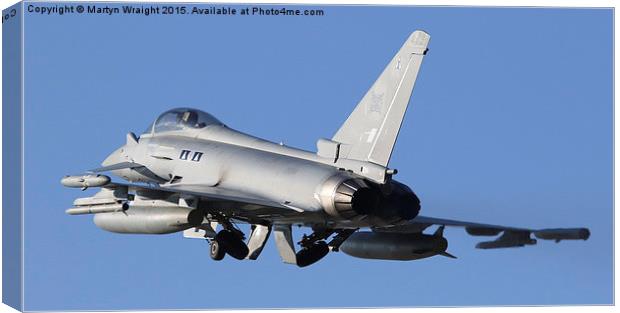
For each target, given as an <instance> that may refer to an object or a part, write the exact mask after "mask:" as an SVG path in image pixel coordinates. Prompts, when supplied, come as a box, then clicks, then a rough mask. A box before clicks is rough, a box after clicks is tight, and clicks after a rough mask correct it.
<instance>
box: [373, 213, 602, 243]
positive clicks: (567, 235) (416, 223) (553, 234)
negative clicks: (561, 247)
mask: <svg viewBox="0 0 620 313" xmlns="http://www.w3.org/2000/svg"><path fill="white" fill-rule="evenodd" d="M431 225H439V226H454V227H463V228H465V231H467V233H468V234H470V235H472V236H498V237H496V238H495V240H492V241H483V242H479V243H478V244H477V245H476V248H478V249H497V248H510V247H523V246H525V245H533V244H536V239H533V238H532V237H531V235H532V234H534V236H535V237H536V238H537V239H543V240H555V241H556V242H559V241H561V240H579V239H581V240H587V239H588V238H589V237H590V230H588V229H587V228H548V229H529V228H519V227H508V226H499V225H490V224H481V223H473V222H465V221H456V220H449V219H443V218H434V217H427V216H417V217H416V218H414V219H413V220H411V221H409V222H407V223H406V224H401V225H396V226H391V227H382V228H374V229H373V231H376V232H397V233H421V232H422V231H423V230H424V229H426V228H427V227H429V226H431ZM500 234H501V235H500Z"/></svg>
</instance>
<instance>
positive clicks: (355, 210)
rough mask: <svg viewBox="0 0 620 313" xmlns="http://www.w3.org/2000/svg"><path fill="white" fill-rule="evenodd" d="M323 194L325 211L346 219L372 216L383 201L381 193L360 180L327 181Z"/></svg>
mask: <svg viewBox="0 0 620 313" xmlns="http://www.w3.org/2000/svg"><path fill="white" fill-rule="evenodd" d="M321 194H322V195H323V198H324V200H323V204H324V205H323V206H324V208H325V211H326V212H327V213H328V214H330V215H332V216H337V217H341V218H344V219H352V218H355V217H357V216H364V215H369V214H372V213H373V212H375V211H376V210H377V209H378V207H379V203H380V201H381V195H380V193H379V191H378V190H375V189H373V188H372V187H370V186H369V185H368V184H367V183H366V182H364V180H362V179H358V178H351V179H347V180H344V181H342V180H341V181H333V180H331V181H327V182H326V183H325V185H324V186H323V191H322V192H321Z"/></svg>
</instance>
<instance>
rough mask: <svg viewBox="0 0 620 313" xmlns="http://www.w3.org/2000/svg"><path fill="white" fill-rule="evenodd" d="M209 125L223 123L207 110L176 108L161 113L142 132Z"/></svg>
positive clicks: (178, 129) (198, 127) (156, 132)
mask: <svg viewBox="0 0 620 313" xmlns="http://www.w3.org/2000/svg"><path fill="white" fill-rule="evenodd" d="M209 125H224V124H223V123H222V122H220V121H219V120H218V119H216V118H215V117H213V115H211V114H209V113H207V112H203V111H200V110H196V109H190V108H176V109H172V110H169V111H166V112H164V113H162V114H161V115H160V116H159V117H158V118H157V120H155V122H154V123H153V124H151V126H149V128H147V129H146V130H145V131H144V134H150V133H151V132H152V133H153V134H158V133H163V132H169V131H180V130H192V129H200V128H205V127H207V126H209Z"/></svg>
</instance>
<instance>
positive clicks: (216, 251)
mask: <svg viewBox="0 0 620 313" xmlns="http://www.w3.org/2000/svg"><path fill="white" fill-rule="evenodd" d="M209 256H211V258H212V259H213V260H215V261H221V260H222V259H224V257H225V256H226V251H224V249H223V247H222V245H221V244H220V243H219V242H218V241H217V240H215V239H213V240H211V246H210V249H209Z"/></svg>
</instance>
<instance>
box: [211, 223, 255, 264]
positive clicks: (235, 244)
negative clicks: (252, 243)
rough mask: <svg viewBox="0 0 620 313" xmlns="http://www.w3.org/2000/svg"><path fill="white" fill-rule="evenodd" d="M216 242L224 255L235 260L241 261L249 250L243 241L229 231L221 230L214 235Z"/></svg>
mask: <svg viewBox="0 0 620 313" xmlns="http://www.w3.org/2000/svg"><path fill="white" fill-rule="evenodd" d="M214 241H217V242H218V243H219V244H220V246H221V247H222V248H223V250H224V251H226V253H228V254H229V255H230V256H231V257H233V258H235V259H237V260H243V259H245V257H246V256H248V253H250V250H249V249H248V246H247V245H246V244H245V242H243V240H242V239H241V238H240V237H239V236H237V235H236V234H235V233H234V232H232V231H230V230H221V231H220V232H219V233H217V235H215V238H214Z"/></svg>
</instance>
